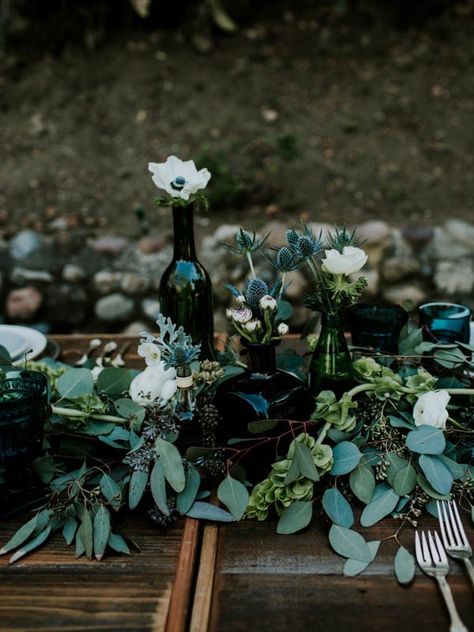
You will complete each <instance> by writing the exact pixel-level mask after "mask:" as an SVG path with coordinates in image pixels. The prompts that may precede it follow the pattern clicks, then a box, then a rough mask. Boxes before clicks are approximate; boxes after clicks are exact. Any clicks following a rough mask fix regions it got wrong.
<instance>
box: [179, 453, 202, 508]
mask: <svg viewBox="0 0 474 632" xmlns="http://www.w3.org/2000/svg"><path fill="white" fill-rule="evenodd" d="M200 484H201V477H200V476H199V472H198V471H197V470H196V468H194V467H193V466H192V465H188V471H187V473H186V485H185V487H184V489H183V491H182V492H180V493H179V494H178V496H177V497H176V508H177V509H178V511H179V513H181V514H185V513H186V512H187V511H189V509H190V508H191V505H192V504H193V502H194V501H195V499H196V496H197V493H198V490H199V485H200Z"/></svg>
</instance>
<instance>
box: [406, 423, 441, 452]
mask: <svg viewBox="0 0 474 632" xmlns="http://www.w3.org/2000/svg"><path fill="white" fill-rule="evenodd" d="M405 441H406V444H407V446H408V448H409V449H410V450H411V451H412V452H417V453H418V454H442V453H443V452H444V449H445V447H446V439H445V438H444V434H443V431H442V430H441V429H440V428H434V427H433V426H426V425H423V426H418V428H417V429H416V430H412V431H411V432H409V433H408V434H407V436H406V439H405Z"/></svg>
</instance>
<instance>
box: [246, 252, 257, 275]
mask: <svg viewBox="0 0 474 632" xmlns="http://www.w3.org/2000/svg"><path fill="white" fill-rule="evenodd" d="M247 261H248V262H249V266H250V272H251V273H252V277H253V278H254V279H256V278H257V276H256V274H255V268H254V267H253V261H252V255H251V254H250V252H247Z"/></svg>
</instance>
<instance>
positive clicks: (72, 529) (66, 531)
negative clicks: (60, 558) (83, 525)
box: [63, 517, 77, 546]
mask: <svg viewBox="0 0 474 632" xmlns="http://www.w3.org/2000/svg"><path fill="white" fill-rule="evenodd" d="M76 531H77V520H76V519H75V518H73V517H71V518H68V519H67V520H66V522H65V523H64V527H63V536H64V539H65V540H66V544H67V545H68V546H69V545H70V544H72V542H73V540H74V536H75V535H76Z"/></svg>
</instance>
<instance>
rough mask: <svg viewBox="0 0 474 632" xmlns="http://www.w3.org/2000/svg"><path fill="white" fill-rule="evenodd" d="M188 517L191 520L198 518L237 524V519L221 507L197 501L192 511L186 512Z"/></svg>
mask: <svg viewBox="0 0 474 632" xmlns="http://www.w3.org/2000/svg"><path fill="white" fill-rule="evenodd" d="M186 515H187V516H189V517H190V518H197V519H198V520H216V521H217V522H235V518H234V516H233V515H232V514H230V513H229V512H228V511H225V510H224V509H221V508H220V507H216V506H215V505H211V503H203V502H200V501H196V502H195V503H193V505H192V507H191V509H190V510H189V511H187V512H186Z"/></svg>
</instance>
